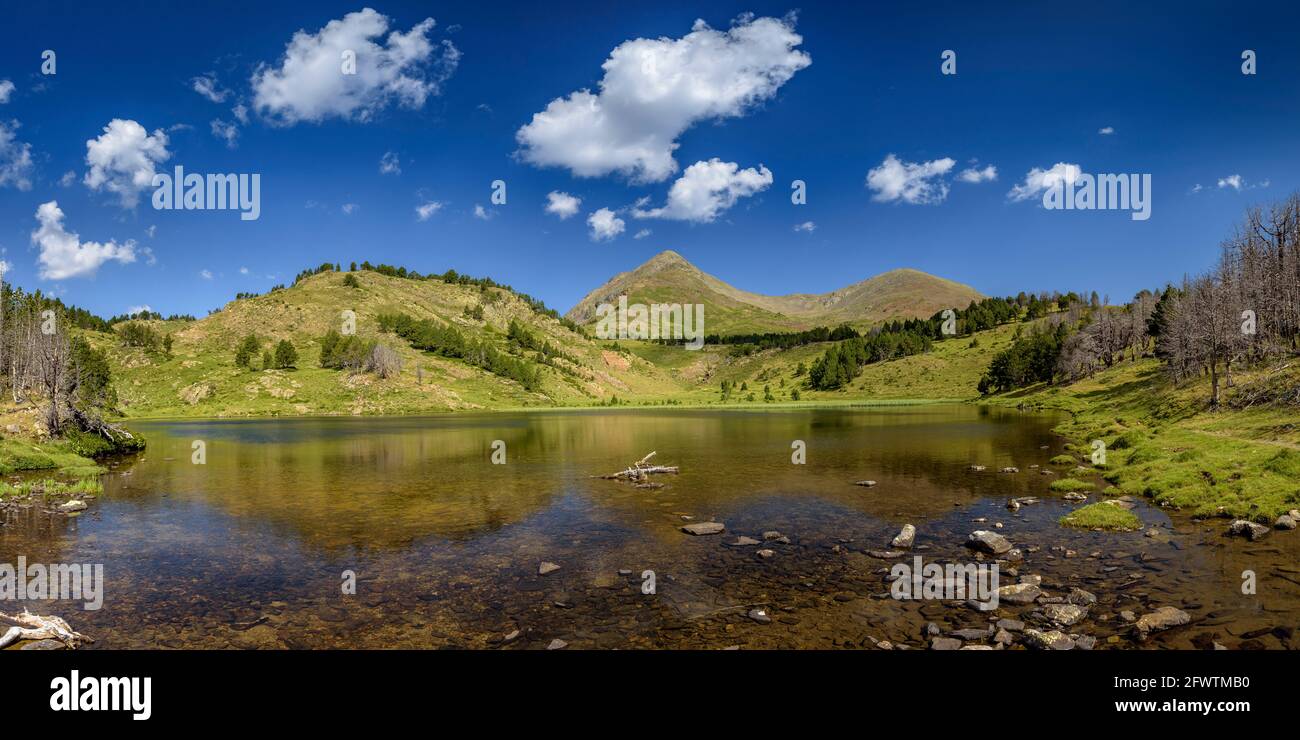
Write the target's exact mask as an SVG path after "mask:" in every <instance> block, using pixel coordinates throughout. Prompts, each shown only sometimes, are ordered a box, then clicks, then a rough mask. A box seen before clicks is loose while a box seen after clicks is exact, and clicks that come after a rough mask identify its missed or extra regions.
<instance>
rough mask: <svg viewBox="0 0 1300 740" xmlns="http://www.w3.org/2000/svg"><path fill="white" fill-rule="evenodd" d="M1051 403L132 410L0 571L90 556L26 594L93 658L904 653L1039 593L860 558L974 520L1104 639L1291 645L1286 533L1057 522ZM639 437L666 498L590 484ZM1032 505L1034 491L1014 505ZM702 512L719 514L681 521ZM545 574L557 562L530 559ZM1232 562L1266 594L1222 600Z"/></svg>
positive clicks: (1156, 514)
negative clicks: (1160, 624) (1165, 612)
mask: <svg viewBox="0 0 1300 740" xmlns="http://www.w3.org/2000/svg"><path fill="white" fill-rule="evenodd" d="M1057 421H1059V419H1058V418H1057V417H1054V416H1052V415H1046V414H1027V413H1019V412H1017V411H1014V410H1008V409H994V408H987V407H979V406H972V405H915V406H878V407H862V408H838V409H790V410H772V411H744V410H718V411H715V410H686V409H664V410H656V409H633V410H617V409H610V410H599V411H596V410H592V411H571V412H565V411H547V412H527V413H484V414H464V415H447V416H434V417H401V418H374V417H358V418H294V419H261V420H214V421H175V422H161V421H158V422H154V421H151V422H134V423H131V424H130V425H129V426H130V427H131V428H132V429H134V430H136V431H139V432H141V433H143V434H144V435H145V436H146V437H147V439H148V441H149V448H148V450H147V451H146V452H145V453H143V454H141V455H139V456H137V457H134V458H129V459H123V460H118V461H114V462H113V464H112V467H111V472H110V473H108V474H107V475H106V476H105V477H104V489H105V490H104V493H103V495H102V496H100V497H98V498H97V499H95V500H93V501H90V502H89V503H90V507H89V509H87V510H86V511H85V512H83V513H81V514H80V515H79V516H73V517H68V516H64V515H58V514H48V513H41V512H38V511H36V510H32V509H26V510H21V509H10V510H8V511H6V512H4V515H3V516H4V518H5V526H3V527H0V562H9V563H13V562H15V560H16V558H17V557H18V556H19V555H24V556H25V557H26V558H27V561H28V562H29V563H32V562H44V563H51V562H65V563H102V564H104V570H105V582H106V585H105V595H104V604H103V607H102V608H101V609H99V610H98V611H84V610H83V609H82V608H81V605H80V604H79V603H74V602H52V603H47V604H40V605H36V606H33V610H34V611H43V612H44V613H56V614H59V615H60V616H62V617H64V618H65V619H67V620H68V622H69V623H70V624H71V625H72V627H73V628H74V629H76V630H78V631H80V632H83V633H85V634H87V635H89V636H91V637H94V638H95V639H96V643H95V644H94V645H93V646H91V647H92V648H110V649H111V648H180V647H197V648H232V647H233V648H245V647H247V648H390V647H411V648H443V647H464V648H493V647H506V648H510V649H517V648H544V647H547V646H548V645H551V644H552V641H553V640H561V641H563V642H564V643H567V645H568V646H570V648H571V649H576V648H726V647H744V648H832V647H871V646H873V645H875V644H876V641H878V640H888V641H890V642H891V643H892V644H894V645H904V644H905V645H910V646H913V647H922V646H924V645H925V644H926V643H927V639H926V638H925V637H924V632H925V628H926V625H927V624H928V623H930V622H934V623H935V624H936V626H937V627H938V628H939V629H940V630H941V631H942V632H944V633H947V632H948V631H950V630H955V629H959V628H982V627H986V626H987V625H989V624H990V621H991V620H994V619H997V618H999V617H1009V618H1016V619H1021V620H1026V621H1032V615H1031V612H1032V610H1033V608H1034V607H1032V606H1014V605H1009V604H1003V605H1002V608H1000V609H998V610H997V612H988V613H986V612H981V611H978V610H976V609H973V608H970V607H969V606H967V605H966V604H964V603H963V602H961V601H953V600H948V601H941V602H937V601H907V600H901V601H900V600H895V599H892V598H889V596H888V592H889V589H890V585H889V583H888V582H887V581H886V580H885V576H886V574H887V572H888V570H889V568H890V566H891V565H892V564H893V563H894V562H898V561H894V560H887V559H880V558H879V557H873V556H872V555H870V554H868V553H870V552H874V551H881V550H888V549H889V544H890V540H891V539H892V538H893V537H894V536H895V535H896V534H898V532H899V529H900V528H901V527H902V526H903V525H904V524H908V523H910V524H914V525H915V526H916V528H917V535H916V546H915V548H914V551H913V553H910V554H909V555H907V556H906V557H904V558H902V559H901V560H902V561H903V562H908V561H911V557H912V555H913V554H916V555H921V556H923V557H924V558H926V559H927V560H936V561H941V562H942V561H961V562H971V561H972V559H973V555H972V553H971V552H970V551H969V550H967V549H966V548H965V547H964V542H965V540H966V537H967V536H968V535H969V533H970V532H971V531H973V530H977V529H987V530H994V531H996V532H998V533H999V534H1002V535H1003V536H1005V537H1006V538H1007V539H1009V540H1010V541H1011V542H1012V543H1013V544H1014V545H1015V546H1016V547H1018V548H1020V549H1021V551H1022V552H1023V554H1024V561H1023V562H1020V563H1012V564H1006V565H1005V566H1004V567H1003V569H1002V573H1001V582H1002V583H1003V584H1004V585H1005V584H1008V583H1014V582H1015V581H1016V579H1017V578H1018V577H1020V576H1022V575H1038V576H1041V577H1042V581H1043V582H1042V588H1043V590H1045V591H1047V592H1048V593H1049V594H1054V595H1061V596H1064V595H1065V593H1066V592H1068V591H1069V590H1070V588H1072V587H1078V588H1083V589H1086V590H1087V591H1089V592H1092V593H1093V594H1095V595H1096V596H1097V599H1098V603H1097V604H1095V605H1093V606H1092V607H1091V608H1090V613H1089V615H1088V617H1087V619H1086V620H1084V621H1083V622H1081V623H1080V624H1078V625H1076V626H1074V627H1072V628H1070V630H1068V631H1071V632H1077V633H1079V634H1086V635H1090V636H1094V637H1096V638H1097V640H1098V642H1097V647H1098V648H1125V649H1128V648H1136V647H1194V646H1195V647H1209V646H1211V645H1212V644H1213V643H1214V642H1218V643H1220V644H1223V645H1224V646H1226V647H1229V648H1238V647H1247V648H1249V647H1265V648H1279V647H1286V646H1287V645H1288V643H1289V641H1290V640H1291V639H1292V636H1291V630H1292V629H1293V628H1294V626H1295V624H1296V621H1297V615H1298V614H1300V571H1298V570H1297V568H1296V563H1297V562H1300V559H1298V558H1297V556H1298V555H1300V550H1298V549H1297V545H1296V544H1295V542H1296V540H1297V539H1300V538H1295V537H1291V538H1287V537H1285V535H1282V536H1274V537H1271V538H1267V539H1265V540H1264V541H1262V542H1259V543H1250V542H1247V541H1244V540H1239V539H1238V540H1229V539H1226V538H1224V537H1222V536H1221V533H1222V531H1223V529H1224V528H1225V527H1226V522H1223V521H1216V522H1208V523H1202V522H1194V521H1191V520H1190V519H1187V518H1186V517H1180V515H1175V516H1176V517H1178V518H1176V519H1174V520H1172V521H1171V520H1170V518H1169V517H1168V516H1166V514H1165V513H1164V512H1162V511H1160V510H1159V509H1158V508H1156V507H1153V506H1151V505H1149V503H1148V502H1147V501H1145V500H1141V501H1137V502H1136V508H1134V513H1136V514H1138V516H1139V517H1140V518H1141V519H1142V520H1143V523H1144V525H1145V527H1146V528H1147V529H1148V530H1149V531H1145V532H1129V533H1101V532H1090V531H1082V532H1081V531H1074V530H1069V529H1065V528H1062V527H1060V526H1059V525H1058V524H1057V520H1058V519H1059V518H1060V517H1061V516H1062V515H1063V514H1065V513H1067V512H1068V511H1070V510H1071V509H1073V508H1075V507H1077V506H1079V505H1080V504H1078V503H1075V502H1070V501H1066V500H1064V498H1063V497H1062V496H1061V495H1060V494H1057V493H1053V492H1051V491H1049V489H1048V485H1049V483H1050V482H1051V481H1052V480H1055V479H1056V477H1055V476H1050V475H1041V474H1039V472H1040V469H1039V468H1036V467H1031V466H1041V467H1042V468H1047V467H1049V466H1048V460H1049V459H1050V458H1052V457H1053V456H1055V455H1059V454H1061V453H1062V452H1063V451H1064V440H1062V439H1061V438H1059V437H1056V436H1055V435H1053V434H1052V432H1051V429H1052V427H1053V425H1054V424H1055V423H1057ZM497 440H499V441H501V442H504V452H505V463H504V464H494V463H493V462H492V457H493V449H494V442H495V441H497ZM796 440H800V441H802V442H803V443H804V446H805V450H806V463H805V464H794V463H792V459H791V456H792V452H794V450H792V444H793V443H794V442H795V441H796ZM195 441H200V442H201V443H202V448H203V452H204V455H205V457H206V460H205V461H204V463H203V464H195V462H194V460H193V454H194V452H193V450H194V443H195ZM650 451H656V452H657V455H656V457H655V458H654V462H655V463H659V464H663V465H676V466H679V467H680V473H679V474H678V475H662V476H654V477H653V478H652V480H653V481H654V482H658V483H663V484H665V485H664V486H663V487H661V488H638V487H636V486H635V485H633V484H631V483H628V482H624V481H616V480H604V479H600V478H598V477H593V476H599V475H602V474H608V473H613V472H615V471H618V470H621V469H623V468H625V467H627V466H628V465H629V464H631V463H632V462H634V461H636V460H639V459H640V458H642V457H643V456H644V455H645V454H646V453H648V452H650ZM972 464H978V465H983V466H986V470H984V471H982V472H976V471H972V470H971V469H970V466H971V465H972ZM1004 466H1016V467H1018V468H1019V471H1020V472H1018V473H999V472H997V471H998V469H999V468H1002V467H1004ZM1081 477H1089V476H1081ZM864 479H870V480H874V481H876V485H875V486H873V487H869V488H868V487H862V486H857V485H854V484H855V482H856V481H860V480H864ZM1089 479H1091V480H1094V481H1097V482H1098V483H1100V485H1099V489H1100V488H1101V487H1104V486H1105V483H1104V482H1101V481H1100V479H1099V478H1097V477H1095V476H1091V477H1089ZM1025 496H1033V497H1038V498H1039V502H1038V503H1034V504H1030V505H1025V506H1022V507H1021V508H1020V509H1019V510H1018V511H1015V512H1012V511H1010V510H1008V508H1007V501H1008V499H1009V498H1012V497H1025ZM1097 499H1098V494H1092V495H1090V496H1089V501H1095V500H1097ZM706 521H717V522H721V523H723V524H725V527H726V531H725V532H724V533H723V534H720V535H711V536H692V535H689V534H686V533H684V532H683V531H682V530H681V527H682V526H683V525H686V524H690V523H693V522H694V523H698V522H706ZM999 523H1000V524H1001V525H1002V527H1001V528H998V529H996V530H995V526H996V525H997V524H999ZM764 532H778V533H779V534H780V537H782V538H784V539H776V537H775V536H769V539H767V540H764V539H763V533H764ZM738 537H748V538H751V539H753V540H759V541H761V544H757V545H754V544H742V545H735V544H733V543H735V542H736V541H737V539H738ZM759 550H767V551H770V552H769V553H768V556H767V557H763V556H760V555H759V554H758V551H759ZM876 554H877V555H879V554H880V553H879V552H876ZM542 562H549V563H554V564H556V565H558V566H559V569H558V570H555V571H554V572H551V573H548V574H546V575H539V566H540V564H541V563H542ZM1246 569H1251V570H1253V571H1255V573H1256V574H1257V578H1258V590H1259V593H1258V594H1257V595H1253V596H1248V595H1243V594H1242V593H1241V583H1242V572H1243V571H1244V570H1246ZM647 571H651V572H653V576H652V577H653V582H654V589H653V591H654V593H644V592H643V590H645V589H643V581H648V580H649V578H650V576H646V577H645V578H643V574H645V573H646V572H647ZM352 581H354V583H355V593H354V594H353V593H344V585H345V583H347V582H352ZM0 606H2V605H0ZM1160 606H1174V607H1177V608H1180V609H1183V610H1185V611H1187V612H1188V613H1189V614H1190V615H1191V616H1192V620H1193V621H1192V624H1191V625H1190V626H1188V627H1184V628H1180V629H1176V630H1172V631H1170V632H1168V633H1162V634H1160V635H1156V636H1154V637H1152V638H1151V639H1150V640H1148V641H1146V642H1144V643H1138V642H1136V641H1135V640H1133V639H1132V638H1131V637H1129V631H1130V625H1129V624H1128V622H1127V621H1126V619H1125V616H1122V613H1123V612H1135V613H1136V614H1138V615H1140V614H1143V613H1146V612H1148V611H1150V610H1152V609H1154V608H1156V607H1160ZM47 607H48V608H47ZM754 609H760V610H762V611H763V612H764V613H765V614H766V615H767V616H768V617H769V619H770V621H766V622H762V621H758V620H756V619H753V618H751V617H750V616H749V612H750V611H751V610H754ZM6 610H7V609H6ZM507 636H510V639H507Z"/></svg>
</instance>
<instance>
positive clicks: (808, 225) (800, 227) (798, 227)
mask: <svg viewBox="0 0 1300 740" xmlns="http://www.w3.org/2000/svg"><path fill="white" fill-rule="evenodd" d="M794 230H795V231H805V232H807V233H809V234H811V233H813V232H814V231H816V230H817V224H815V223H813V222H812V221H804V222H803V223H801V224H795V225H794Z"/></svg>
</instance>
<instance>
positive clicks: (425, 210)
mask: <svg viewBox="0 0 1300 740" xmlns="http://www.w3.org/2000/svg"><path fill="white" fill-rule="evenodd" d="M442 205H443V204H442V203H441V202H440V201H436V200H430V201H425V202H424V203H421V204H420V205H418V206H416V207H415V218H416V220H418V221H428V220H429V219H430V218H432V217H433V214H435V213H437V212H438V211H441V210H442Z"/></svg>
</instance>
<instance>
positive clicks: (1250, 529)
mask: <svg viewBox="0 0 1300 740" xmlns="http://www.w3.org/2000/svg"><path fill="white" fill-rule="evenodd" d="M1228 534H1230V535H1232V536H1233V537H1246V538H1248V539H1249V540H1250V541H1251V542H1254V541H1256V540H1258V539H1260V538H1261V537H1263V536H1264V535H1266V534H1268V527H1265V526H1264V525H1263V524H1256V523H1254V522H1251V521H1247V520H1245V519H1238V520H1236V521H1234V522H1233V523H1232V524H1231V525H1229V526H1228Z"/></svg>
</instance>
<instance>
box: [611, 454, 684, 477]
mask: <svg viewBox="0 0 1300 740" xmlns="http://www.w3.org/2000/svg"><path fill="white" fill-rule="evenodd" d="M654 456H655V453H654V452H651V453H650V454H649V455H646V456H645V457H643V458H641V459H640V460H637V461H636V462H634V463H632V464H631V465H630V466H628V467H627V468H626V469H624V470H620V471H618V472H617V473H610V474H609V475H602V476H598V477H600V478H605V479H606V480H630V481H644V480H645V479H646V476H650V475H665V474H667V475H677V466H676V465H651V464H650V458H652V457H654Z"/></svg>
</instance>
